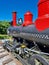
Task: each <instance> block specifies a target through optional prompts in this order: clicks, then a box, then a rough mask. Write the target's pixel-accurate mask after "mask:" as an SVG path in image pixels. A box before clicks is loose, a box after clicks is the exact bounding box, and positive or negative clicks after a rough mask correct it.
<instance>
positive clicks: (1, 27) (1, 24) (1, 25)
mask: <svg viewBox="0 0 49 65" xmlns="http://www.w3.org/2000/svg"><path fill="white" fill-rule="evenodd" d="M9 26H10V23H9V22H6V21H0V34H7V28H8V27H9Z"/></svg>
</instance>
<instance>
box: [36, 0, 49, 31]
mask: <svg viewBox="0 0 49 65" xmlns="http://www.w3.org/2000/svg"><path fill="white" fill-rule="evenodd" d="M35 24H36V28H37V29H38V31H44V30H45V29H47V28H49V0H39V3H38V18H37V19H36V21H35Z"/></svg>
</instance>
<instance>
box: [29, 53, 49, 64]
mask: <svg viewBox="0 0 49 65" xmlns="http://www.w3.org/2000/svg"><path fill="white" fill-rule="evenodd" d="M29 63H30V64H31V65H49V63H48V62H47V60H46V59H45V58H44V57H42V56H40V55H38V54H35V55H33V56H31V58H30V60H29Z"/></svg>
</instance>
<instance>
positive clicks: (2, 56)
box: [0, 45, 22, 65]
mask: <svg viewBox="0 0 49 65" xmlns="http://www.w3.org/2000/svg"><path fill="white" fill-rule="evenodd" d="M0 65H22V64H21V63H20V62H19V61H18V60H17V59H15V58H14V57H13V56H12V55H11V53H9V52H8V51H6V50H5V49H4V48H3V47H2V46H1V45H0Z"/></svg>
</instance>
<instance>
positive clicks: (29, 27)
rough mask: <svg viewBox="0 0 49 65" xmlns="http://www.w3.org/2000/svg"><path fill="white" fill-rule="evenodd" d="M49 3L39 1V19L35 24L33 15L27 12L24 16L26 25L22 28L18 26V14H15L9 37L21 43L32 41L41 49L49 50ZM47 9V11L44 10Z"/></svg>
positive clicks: (8, 30)
mask: <svg viewBox="0 0 49 65" xmlns="http://www.w3.org/2000/svg"><path fill="white" fill-rule="evenodd" d="M45 3H46V4H45ZM47 3H49V1H48V0H45V1H44V0H43V2H42V1H41V0H40V1H39V3H38V18H37V19H36V21H35V23H33V22H32V16H33V15H32V13H31V12H27V13H26V14H25V15H24V23H23V24H22V25H21V26H16V13H15V12H13V26H11V27H9V28H8V29H7V33H8V35H11V36H13V37H14V38H16V39H17V40H20V42H21V41H23V40H25V41H32V42H33V44H34V42H35V43H36V44H37V45H38V46H39V48H42V49H43V48H44V50H45V49H46V50H47V49H49V7H48V4H47ZM41 6H42V7H41ZM45 8H46V10H44V9H45ZM29 45H30V44H29ZM47 51H48V50H47Z"/></svg>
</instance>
